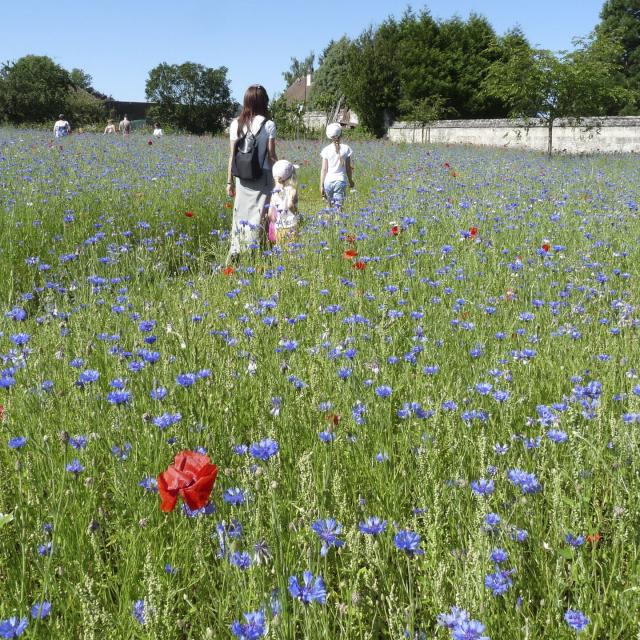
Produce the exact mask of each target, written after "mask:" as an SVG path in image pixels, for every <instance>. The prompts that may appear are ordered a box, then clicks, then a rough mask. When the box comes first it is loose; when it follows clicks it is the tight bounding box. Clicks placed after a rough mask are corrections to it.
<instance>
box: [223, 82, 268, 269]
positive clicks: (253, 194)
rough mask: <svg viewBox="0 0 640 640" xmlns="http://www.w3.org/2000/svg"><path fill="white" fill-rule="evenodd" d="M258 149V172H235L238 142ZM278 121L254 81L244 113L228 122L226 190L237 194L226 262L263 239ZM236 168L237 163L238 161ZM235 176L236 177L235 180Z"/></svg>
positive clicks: (245, 100)
mask: <svg viewBox="0 0 640 640" xmlns="http://www.w3.org/2000/svg"><path fill="white" fill-rule="evenodd" d="M247 143H250V144H251V146H252V147H255V148H256V149H257V157H258V163H259V168H258V171H259V174H260V175H259V176H258V177H256V178H255V179H242V178H239V177H237V176H234V174H233V172H234V159H235V157H236V152H237V151H238V148H239V145H242V149H246V148H247V146H246V145H247ZM277 160H278V157H277V155H276V125H275V123H274V122H273V120H271V119H270V116H269V96H268V95H267V92H266V90H265V88H264V87H263V86H262V85H259V84H254V85H251V86H250V87H249V88H248V89H247V90H246V91H245V94H244V100H243V107H242V113H241V114H240V117H238V118H236V119H235V120H233V121H232V122H231V125H230V126H229V162H228V165H227V185H226V192H227V196H228V197H230V198H233V197H235V201H234V204H233V220H232V223H231V246H230V247H229V254H228V256H227V260H226V264H229V263H230V262H232V261H235V260H236V258H237V257H238V255H239V254H240V253H242V252H244V251H247V250H249V249H258V248H260V244H261V242H262V241H263V239H264V232H265V230H266V229H265V227H266V221H267V211H268V209H269V200H270V197H271V191H272V190H273V175H272V173H271V167H272V166H273V165H274V164H275V163H276V162H277ZM235 168H236V170H237V168H238V167H237V165H235ZM234 177H235V180H234Z"/></svg>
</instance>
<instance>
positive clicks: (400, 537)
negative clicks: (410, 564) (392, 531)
mask: <svg viewBox="0 0 640 640" xmlns="http://www.w3.org/2000/svg"><path fill="white" fill-rule="evenodd" d="M393 544H395V545H396V548H397V549H399V550H400V551H404V552H405V553H406V554H407V555H408V556H421V555H423V554H424V551H423V550H422V549H420V547H419V545H420V535H419V534H418V533H416V532H415V531H409V530H407V529H403V530H402V531H398V533H396V535H395V536H394V537H393Z"/></svg>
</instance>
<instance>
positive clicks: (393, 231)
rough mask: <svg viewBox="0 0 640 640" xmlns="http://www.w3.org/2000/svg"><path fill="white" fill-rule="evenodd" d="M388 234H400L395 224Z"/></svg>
mask: <svg viewBox="0 0 640 640" xmlns="http://www.w3.org/2000/svg"><path fill="white" fill-rule="evenodd" d="M389 233H390V234H391V235H392V236H397V235H398V234H399V233H400V227H398V225H397V224H394V225H393V227H391V231H389Z"/></svg>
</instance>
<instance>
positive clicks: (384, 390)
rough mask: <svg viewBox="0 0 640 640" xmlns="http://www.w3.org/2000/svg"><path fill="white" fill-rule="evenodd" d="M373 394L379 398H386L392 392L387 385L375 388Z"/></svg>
mask: <svg viewBox="0 0 640 640" xmlns="http://www.w3.org/2000/svg"><path fill="white" fill-rule="evenodd" d="M375 392H376V395H377V396H378V397H380V398H388V397H389V396H390V395H391V393H392V390H391V387H389V386H387V385H381V386H379V387H376V388H375Z"/></svg>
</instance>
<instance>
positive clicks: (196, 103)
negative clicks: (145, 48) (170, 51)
mask: <svg viewBox="0 0 640 640" xmlns="http://www.w3.org/2000/svg"><path fill="white" fill-rule="evenodd" d="M146 96H147V100H149V101H150V102H154V103H155V104H154V106H153V107H152V109H151V113H150V115H151V116H152V117H153V118H156V119H158V120H160V121H161V122H163V123H166V124H170V125H172V126H174V127H176V128H178V129H183V130H185V131H190V132H191V133H205V132H208V133H217V132H219V131H221V130H222V129H223V128H224V125H225V122H226V120H227V119H229V118H230V117H231V116H233V114H234V112H235V110H236V103H235V102H234V101H233V100H232V99H231V91H230V89H229V80H228V79H227V68H226V67H218V68H211V67H205V66H203V65H201V64H196V63H195V62H185V63H183V64H180V65H177V64H167V63H166V62H163V63H161V64H159V65H157V66H156V67H154V68H153V69H151V71H149V78H148V79H147V83H146Z"/></svg>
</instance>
